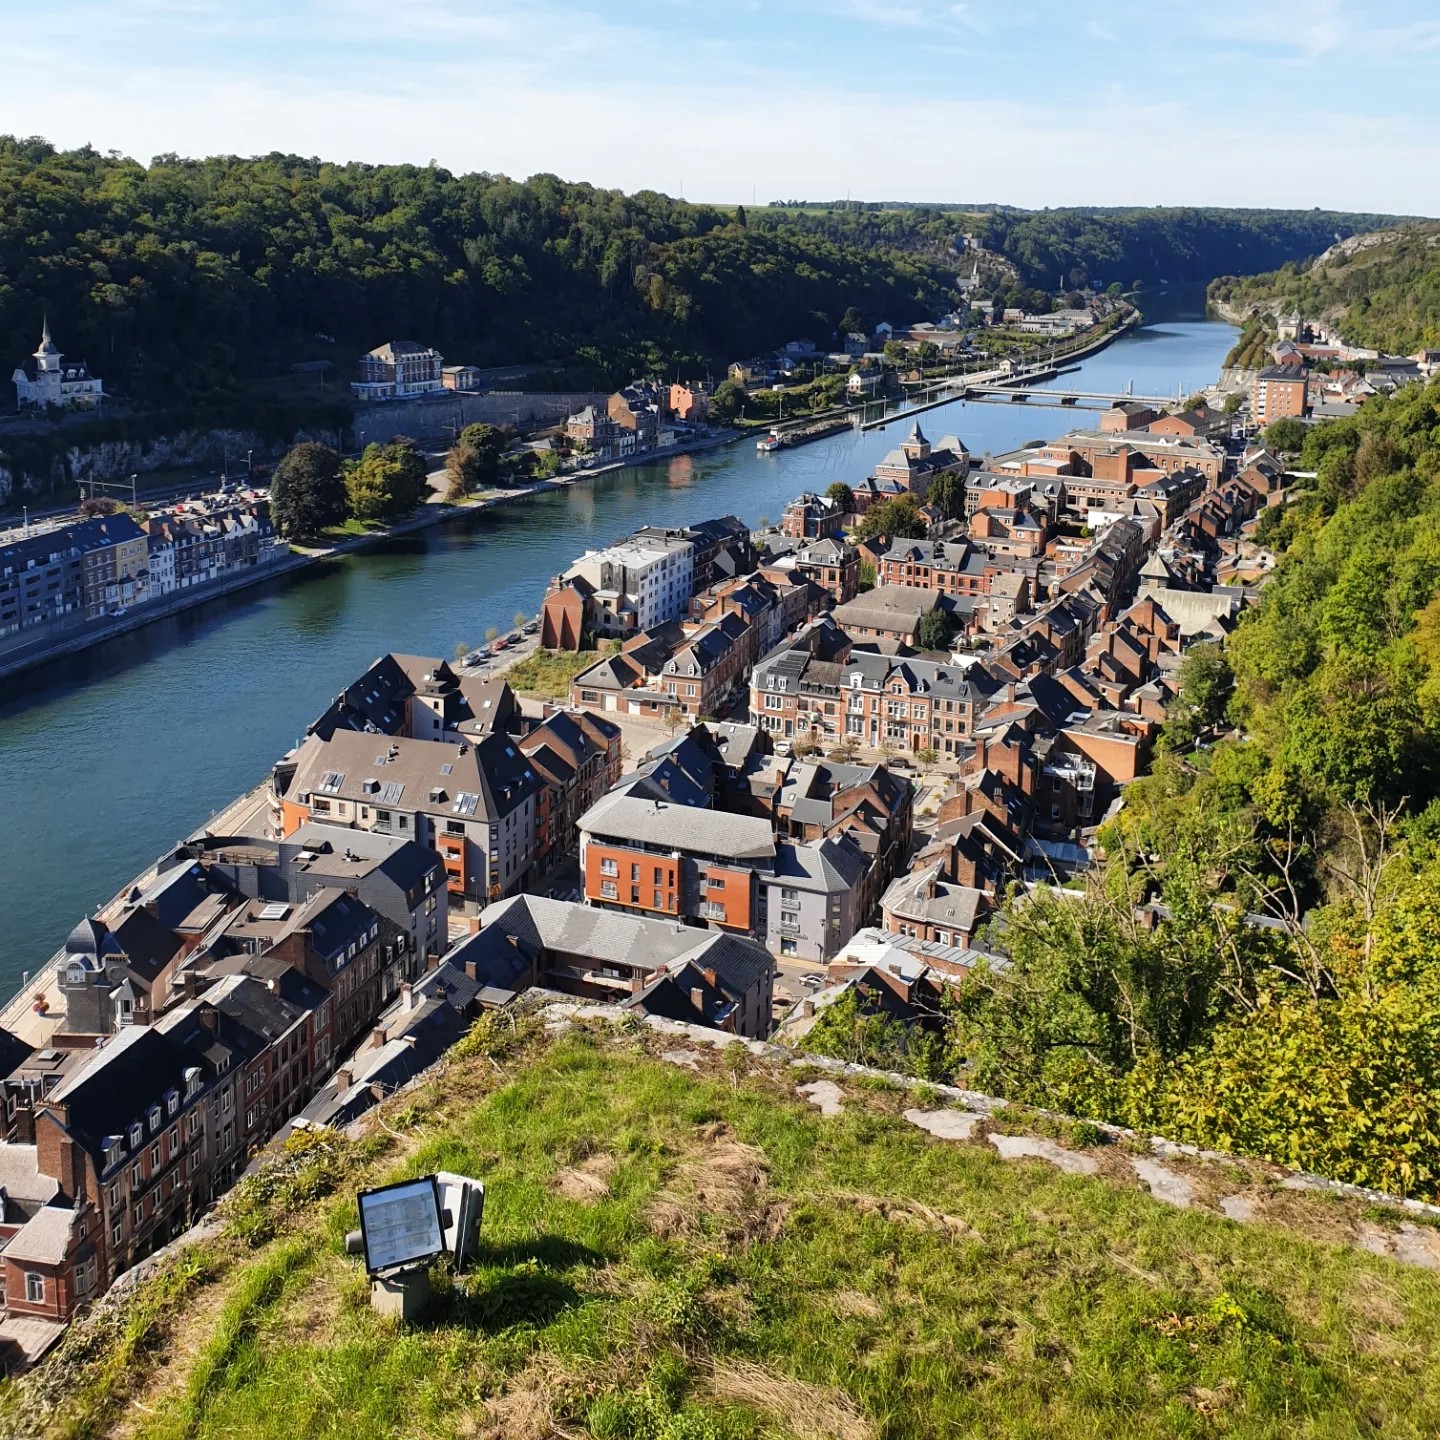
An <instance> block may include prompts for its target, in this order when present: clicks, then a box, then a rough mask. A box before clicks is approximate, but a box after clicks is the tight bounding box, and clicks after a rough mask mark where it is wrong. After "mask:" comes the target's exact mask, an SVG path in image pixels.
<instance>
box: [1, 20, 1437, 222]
mask: <svg viewBox="0 0 1440 1440" xmlns="http://www.w3.org/2000/svg"><path fill="white" fill-rule="evenodd" d="M0 62H3V67H4V76H5V78H4V80H3V81H0V131H8V132H11V133H19V134H43V135H45V136H47V137H48V138H49V139H51V140H52V141H54V142H55V143H57V144H60V145H65V146H70V145H78V144H82V143H86V142H89V143H90V144H93V145H95V146H96V147H97V148H99V149H117V150H121V151H124V152H126V153H127V154H131V155H135V156H136V157H138V158H140V159H142V160H145V159H149V158H150V157H151V156H152V155H154V154H157V153H160V152H163V151H169V150H174V151H179V152H181V153H184V154H198V153H213V152H217V151H224V152H233V153H238V154H255V153H260V152H264V151H268V150H285V151H294V152H298V153H302V154H310V155H322V156H324V157H326V158H331V159H359V160H373V161H412V162H415V163H420V164H423V163H425V162H427V161H429V160H432V159H433V160H435V161H437V162H438V163H440V164H442V165H445V166H448V167H450V168H451V169H455V170H471V169H485V170H491V171H497V172H504V173H506V174H510V175H515V176H525V175H529V174H533V173H534V172H536V171H540V170H548V171H553V172H554V173H556V174H559V175H563V176H565V177H567V178H570V179H584V180H590V181H593V182H595V183H596V184H602V185H615V186H620V187H622V188H624V189H627V190H634V189H639V188H642V187H650V188H654V189H658V190H664V191H667V192H668V193H671V194H681V193H683V194H684V195H686V196H687V197H688V198H690V199H696V200H723V201H733V200H743V201H745V202H747V203H748V202H749V201H750V200H751V199H752V197H753V198H755V199H758V200H759V201H760V202H761V203H764V202H765V201H767V200H770V199H774V198H787V197H805V198H810V199H831V198H835V197H842V196H844V195H846V194H849V195H852V196H854V197H855V198H857V199H872V200H879V199H907V200H948V201H1004V202H1008V203H1011V204H1019V205H1031V206H1041V205H1047V204H1048V205H1065V204H1087V203H1088V204H1179V203H1191V204H1237V205H1284V206H1310V205H1322V206H1334V207H1337V208H1347V209H1372V210H1383V211H1393V212H1405V213H1415V214H1430V215H1436V214H1440V127H1437V126H1436V124H1435V114H1436V109H1435V105H1436V102H1435V98H1434V82H1435V78H1436V76H1437V74H1440V3H1435V0H1390V3H1386V4H1383V5H1382V4H1377V3H1371V0H1352V3H1350V4H1343V3H1338V0H1333V3H1332V0H1305V3H1295V0H1204V3H1199V4H1190V3H1172V0H966V3H953V0H730V3H715V0H666V3H662V4H654V3H651V4H623V5H622V4H620V3H614V0H289V3H276V0H238V3H237V0H47V3H45V4H40V5H37V4H34V3H33V0H0Z"/></svg>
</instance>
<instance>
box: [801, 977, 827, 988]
mask: <svg viewBox="0 0 1440 1440" xmlns="http://www.w3.org/2000/svg"><path fill="white" fill-rule="evenodd" d="M800 983H801V984H802V985H808V986H809V987H810V988H811V989H812V990H818V989H819V988H820V987H821V986H822V985H823V984H824V983H825V977H824V976H823V975H816V974H813V973H812V974H809V975H802V976H801V977H800Z"/></svg>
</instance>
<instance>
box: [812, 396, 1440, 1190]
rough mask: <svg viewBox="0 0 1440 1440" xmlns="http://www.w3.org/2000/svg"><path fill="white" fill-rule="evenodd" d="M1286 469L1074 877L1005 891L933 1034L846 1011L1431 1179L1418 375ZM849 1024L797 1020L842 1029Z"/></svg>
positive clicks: (1439, 772)
mask: <svg viewBox="0 0 1440 1440" xmlns="http://www.w3.org/2000/svg"><path fill="white" fill-rule="evenodd" d="M1297 468H1298V469H1301V470H1306V471H1313V472H1315V478H1314V479H1313V480H1311V481H1307V482H1305V483H1306V486H1307V488H1304V489H1299V490H1296V491H1295V492H1293V493H1292V496H1291V498H1290V500H1289V503H1288V504H1287V505H1286V506H1284V507H1283V508H1276V509H1273V510H1270V511H1267V512H1265V513H1264V515H1263V517H1262V522H1261V527H1260V532H1259V534H1260V538H1261V539H1262V540H1263V541H1265V542H1266V543H1268V544H1270V545H1272V546H1273V547H1274V548H1275V549H1276V550H1277V551H1279V552H1280V554H1281V556H1282V558H1281V561H1280V564H1279V566H1278V568H1277V570H1276V572H1275V574H1274V576H1273V578H1272V580H1271V581H1270V583H1269V584H1267V585H1266V586H1265V589H1264V592H1263V596H1262V599H1261V601H1260V603H1259V604H1258V605H1257V606H1255V607H1253V608H1252V609H1250V610H1249V611H1248V612H1246V614H1245V616H1244V619H1243V620H1242V622H1241V624H1240V625H1239V627H1238V628H1237V629H1236V631H1235V632H1234V634H1233V635H1232V636H1231V637H1230V638H1229V641H1228V642H1227V643H1226V644H1225V646H1224V647H1223V649H1222V648H1221V647H1219V646H1215V645H1198V646H1195V647H1193V648H1192V649H1191V651H1189V652H1188V653H1187V655H1186V657H1185V659H1184V661H1183V664H1182V668H1181V672H1180V680H1181V688H1180V693H1179V696H1178V699H1177V701H1176V703H1175V705H1174V706H1173V707H1172V710H1171V712H1170V717H1169V719H1168V720H1167V723H1166V726H1165V730H1164V733H1163V736H1162V740H1161V745H1160V750H1159V754H1158V758H1157V760H1156V763H1155V765H1154V767H1153V771H1152V773H1151V774H1150V775H1148V776H1147V777H1146V778H1144V779H1141V780H1138V781H1136V782H1134V783H1133V784H1132V785H1131V786H1130V787H1129V788H1128V789H1127V791H1126V794H1125V804H1124V806H1123V808H1122V809H1121V810H1120V812H1119V813H1118V815H1117V816H1116V817H1114V818H1113V819H1112V820H1111V821H1110V822H1109V823H1107V824H1106V825H1105V826H1104V827H1102V830H1101V832H1100V839H1101V843H1102V845H1103V848H1104V852H1105V856H1106V859H1105V863H1104V865H1103V866H1102V867H1101V868H1100V870H1099V871H1098V872H1097V873H1095V874H1094V876H1093V879H1092V882H1091V884H1090V886H1089V888H1088V890H1087V891H1086V892H1085V893H1083V894H1080V893H1075V892H1066V891H1052V890H1049V889H1044V890H1040V891H1038V892H1035V893H1034V894H1033V895H1029V896H1017V897H1015V899H1014V900H1013V901H1012V903H1011V904H1010V905H1009V907H1008V908H1007V911H1006V914H1005V917H1004V923H1003V926H1002V927H999V928H997V930H996V932H995V934H994V935H993V937H992V939H993V941H994V942H995V943H998V944H999V945H1001V946H1002V947H1003V949H1004V951H1005V952H1006V954H1007V955H1008V964H1007V965H1005V966H1003V967H998V966H997V967H995V968H993V969H986V968H982V969H980V970H977V971H976V972H974V974H973V975H972V977H971V978H970V980H968V981H967V982H966V983H965V984H964V985H963V987H962V988H961V990H960V992H959V995H958V997H957V999H956V1003H955V1005H954V1006H953V1009H952V1011H951V1012H950V1013H949V1014H948V1015H947V1017H946V1023H945V1026H944V1029H943V1033H941V1034H940V1035H937V1036H931V1037H928V1038H927V1039H925V1041H924V1042H923V1044H922V1045H920V1046H913V1045H910V1044H908V1037H906V1036H904V1035H899V1034H895V1033H888V1034H887V1033H884V1031H885V1027H884V1026H880V1027H876V1026H875V1025H874V1022H873V1021H871V1022H868V1024H869V1026H870V1031H869V1033H868V1034H867V1035H866V1036H865V1038H866V1041H867V1043H868V1044H870V1045H871V1046H872V1047H873V1048H875V1049H876V1050H877V1051H878V1053H879V1054H881V1055H882V1056H884V1057H885V1058H886V1059H887V1060H889V1061H891V1062H892V1063H893V1062H894V1061H895V1059H896V1057H897V1054H898V1055H899V1057H900V1059H901V1061H902V1063H904V1062H905V1061H906V1059H907V1058H908V1060H909V1063H911V1064H912V1065H913V1066H914V1068H916V1069H918V1070H920V1071H921V1072H922V1073H928V1074H931V1075H941V1074H944V1075H950V1074H958V1075H960V1076H961V1077H962V1079H963V1083H965V1084H968V1085H971V1086H973V1087H974V1088H976V1089H979V1090H985V1091H990V1092H992V1093H994V1092H998V1093H1001V1094H1005V1095H1008V1096H1012V1097H1015V1098H1017V1099H1020V1100H1023V1101H1027V1102H1030V1103H1032V1104H1040V1105H1045V1106H1050V1107H1053V1108H1055V1109H1058V1110H1063V1111H1069V1112H1070V1113H1072V1114H1077V1115H1081V1116H1084V1117H1087V1118H1090V1119H1098V1120H1106V1121H1113V1122H1117V1123H1120V1124H1124V1125H1128V1126H1133V1127H1135V1128H1137V1129H1141V1130H1143V1131H1144V1132H1145V1133H1158V1134H1164V1135H1168V1136H1170V1137H1171V1138H1173V1139H1177V1140H1186V1141H1191V1142H1194V1143H1197V1144H1200V1145H1203V1146H1213V1147H1217V1148H1221V1149H1233V1150H1238V1151H1244V1152H1247V1153H1250V1154H1255V1155H1260V1156H1265V1157H1268V1158H1270V1159H1273V1160H1276V1161H1279V1162H1281V1163H1284V1164H1289V1165H1293V1166H1298V1167H1300V1168H1303V1169H1310V1170H1315V1171H1318V1172H1320V1173H1323V1174H1326V1175H1330V1176H1334V1177H1338V1178H1341V1179H1345V1180H1351V1181H1356V1182H1358V1183H1362V1184H1366V1185H1373V1186H1376V1187H1379V1188H1381V1189H1385V1190H1389V1191H1396V1192H1400V1193H1404V1194H1409V1195H1414V1196H1421V1197H1424V1198H1426V1199H1429V1200H1436V1199H1440V769H1437V763H1436V762H1437V759H1440V383H1435V384H1432V385H1430V386H1429V387H1428V388H1427V389H1421V388H1420V387H1418V386H1417V387H1412V388H1411V389H1410V390H1408V391H1406V392H1404V393H1402V394H1400V395H1399V396H1397V397H1395V398H1393V399H1389V400H1377V401H1374V402H1372V403H1370V404H1367V405H1366V406H1365V407H1364V408H1363V409H1362V410H1360V411H1359V412H1358V413H1357V414H1356V415H1355V416H1354V417H1353V418H1349V419H1345V420H1337V421H1332V422H1329V423H1326V424H1324V425H1320V426H1317V427H1315V428H1314V429H1313V430H1312V431H1311V432H1310V434H1309V436H1308V438H1307V439H1306V441H1305V449H1304V452H1303V454H1302V456H1301V458H1300V464H1299V466H1298V467H1297ZM1197 742H1199V743H1197ZM1149 902H1158V903H1159V905H1160V909H1159V910H1158V911H1151V912H1150V913H1149V915H1148V916H1147V915H1146V913H1145V912H1144V911H1143V910H1141V909H1140V907H1141V906H1142V905H1143V904H1148V903H1149ZM852 1011H853V1007H852ZM858 1023H859V1022H858V1021H857V1018H856V1016H855V1015H854V1014H853V1013H850V1014H847V1013H845V1012H844V1011H841V1012H840V1013H839V1014H838V1015H837V1016H836V1018H835V1020H834V1021H833V1022H831V1023H828V1024H827V1025H826V1026H824V1027H817V1032H815V1033H812V1035H811V1037H810V1041H809V1042H807V1043H813V1044H815V1045H819V1046H822V1047H825V1046H829V1047H831V1048H832V1049H833V1050H834V1051H835V1052H836V1053H851V1054H853V1045H854V1037H855V1035H856V1034H857V1025H858ZM907 1050H908V1052H909V1054H908V1057H907V1055H906V1053H905V1052H907Z"/></svg>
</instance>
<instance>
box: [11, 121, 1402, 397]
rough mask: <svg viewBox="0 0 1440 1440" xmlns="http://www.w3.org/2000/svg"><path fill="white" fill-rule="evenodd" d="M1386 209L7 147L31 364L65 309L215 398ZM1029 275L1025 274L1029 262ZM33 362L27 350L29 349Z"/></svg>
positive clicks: (694, 366) (604, 375)
mask: <svg viewBox="0 0 1440 1440" xmlns="http://www.w3.org/2000/svg"><path fill="white" fill-rule="evenodd" d="M1374 223H1376V217H1358V216H1345V215H1331V214H1325V213H1321V212H1313V213H1311V212H1307V213H1305V214H1298V213H1287V212H1275V213H1273V214H1271V213H1261V212H1245V211H1235V212H1229V211H1200V210H1197V211H1189V210H1184V211H1125V212H1116V213H1105V214H1100V213H1091V212H1078V211H1077V212H1071V211H1047V212H1044V213H1043V214H1042V213H1035V214H1027V213H1024V212H1018V211H1009V210H996V211H992V212H989V213H987V214H984V215H979V216H975V215H970V214H967V213H965V212H946V211H943V210H939V209H929V208H925V207H916V208H908V209H904V210H890V211H884V210H862V209H852V208H845V209H842V210H838V211H833V212H823V213H816V212H812V211H809V210H797V209H788V208H784V207H775V208H773V209H767V210H764V211H757V212H756V214H755V215H754V216H753V217H749V218H748V219H747V216H746V213H745V211H744V209H743V207H735V208H733V209H730V208H722V207H711V206H705V205H688V204H685V203H684V202H682V201H676V200H672V199H670V198H668V197H667V196H664V195H660V194H657V193H655V192H653V191H641V192H639V193H637V194H635V195H628V196H627V195H623V194H621V193H619V192H618V191H612V190H600V189H596V188H595V187H593V186H590V185H584V184H574V183H570V182H566V181H563V180H560V179H558V178H556V177H555V176H553V175H537V176H533V177H532V178H531V179H529V180H527V181H524V182H517V181H513V180H509V179H506V178H505V177H504V176H499V175H489V174H473V175H453V174H451V173H450V172H449V171H447V170H443V169H441V168H439V167H436V166H425V167H419V166H412V165H386V166H375V165H362V164H346V165H332V164H327V163H325V162H323V161H320V160H314V159H305V158H302V157H299V156H293V155H278V154H275V155H266V156H261V157H257V158H252V159H238V158H236V157H233V156H222V157H215V158H211V159H206V160H187V159H182V158H181V157H179V156H176V155H163V156H159V157H157V158H156V159H155V160H154V161H152V162H151V164H150V165H148V166H144V165H141V164H139V163H137V162H136V161H134V160H131V159H127V158H125V157H122V156H120V155H118V154H114V153H109V154H101V153H100V152H98V151H95V150H92V149H89V148H86V149H83V150H75V151H68V152H58V151H56V150H55V149H54V148H53V147H52V146H50V145H48V144H47V143H45V142H44V141H43V140H38V139H14V138H3V137H0V343H3V346H4V353H5V354H6V355H9V356H13V357H15V359H16V360H18V359H19V358H20V357H21V356H24V355H26V354H28V353H29V352H30V351H31V350H33V349H34V346H35V341H36V337H37V336H38V333H39V328H40V322H41V319H42V317H43V316H44V315H45V314H48V315H49V317H50V321H51V328H52V331H53V333H54V334H55V336H56V339H57V342H58V343H59V344H60V345H61V347H62V348H63V349H64V350H65V351H66V352H67V353H69V354H70V355H72V356H75V357H83V358H85V359H86V360H88V361H89V363H90V364H91V366H92V367H93V368H94V370H95V371H96V373H98V374H100V375H101V376H102V377H103V378H104V379H105V381H106V382H107V385H108V387H109V389H110V390H111V391H112V393H114V394H116V395H119V396H123V397H126V398H130V399H133V400H135V401H138V402H141V403H143V404H154V403H156V402H162V401H163V402H164V403H167V404H171V405H174V404H203V403H207V402H214V401H217V400H222V399H227V398H230V397H233V395H234V393H235V391H236V388H237V387H244V386H247V385H248V386H251V387H252V388H254V387H260V388H263V386H264V384H265V382H266V381H267V380H273V379H274V377H276V376H282V375H284V374H286V373H287V370H288V366H289V365H290V364H291V363H294V362H295V361H298V360H314V359H332V360H334V361H335V362H336V363H337V368H339V369H340V370H342V371H348V369H349V366H350V364H351V363H352V362H353V359H354V357H355V356H356V355H357V354H359V353H360V352H362V351H364V350H367V349H369V348H371V347H372V346H374V345H377V344H379V343H381V342H382V341H383V340H386V339H392V338H414V339H421V340H427V341H430V342H432V343H434V344H436V345H437V346H438V347H439V348H440V349H441V350H442V352H443V353H444V354H445V355H446V357H447V359H450V360H452V361H466V362H469V363H473V364H480V365H486V364H511V363H516V362H537V363H542V364H545V365H548V366H552V367H556V368H558V369H560V370H562V371H564V372H566V373H567V376H568V378H570V379H572V380H577V381H578V380H589V381H600V382H611V381H615V380H618V379H621V378H623V377H626V376H628V375H631V374H633V373H635V372H637V371H644V370H661V371H670V372H673V371H674V370H677V369H678V370H681V371H684V372H687V373H689V374H692V375H693V374H698V373H702V372H703V371H704V370H706V369H707V368H715V367H718V366H719V365H721V364H723V363H725V362H726V361H728V360H729V359H732V358H734V357H736V356H738V355H743V354H747V353H750V352H753V351H756V350H761V349H768V348H770V347H772V346H774V345H775V344H777V343H779V342H780V341H783V340H785V339H788V338H790V337H791V336H794V335H801V334H804V335H810V336H812V337H813V338H815V339H816V340H821V341H823V340H825V339H828V337H829V335H830V334H831V333H832V332H833V331H834V330H835V329H836V328H837V327H838V326H839V324H840V322H841V321H842V320H843V319H845V318H846V314H847V312H850V311H853V315H852V317H851V318H852V319H853V318H854V317H859V319H860V321H861V322H862V323H866V324H873V323H874V322H876V321H879V320H881V319H892V320H897V321H908V320H912V319H918V318H922V317H925V316H932V315H935V314H937V313H939V312H940V311H941V310H942V309H943V308H946V307H947V306H949V305H950V304H953V303H954V300H955V298H956V296H955V291H954V284H955V276H956V273H957V271H958V270H959V269H960V268H961V267H962V266H963V267H964V268H966V269H967V270H968V268H969V266H970V265H971V264H973V260H968V261H967V257H966V256H965V255H964V254H963V253H962V252H963V246H958V247H957V243H956V242H957V238H958V237H959V235H960V234H961V233H963V230H962V227H970V228H972V229H973V230H974V232H975V234H976V237H977V238H978V239H979V240H980V242H981V243H982V244H983V245H985V246H986V247H987V248H988V249H989V250H991V251H993V252H994V253H995V255H996V257H998V258H997V259H996V260H995V261H993V262H989V261H987V262H986V263H987V266H989V267H990V270H989V271H988V272H987V281H988V282H989V283H990V284H991V286H992V288H993V289H996V290H1000V289H1002V288H1004V287H1005V286H1006V285H1011V286H1013V285H1014V284H1015V283H1016V282H1017V280H1018V281H1019V282H1021V283H1023V284H1024V285H1027V286H1031V287H1035V286H1039V287H1041V288H1042V289H1045V290H1047V291H1053V290H1055V289H1057V288H1063V287H1065V286H1068V285H1072V284H1074V283H1077V281H1078V279H1079V278H1081V277H1082V276H1083V278H1087V279H1106V280H1115V279H1119V280H1121V281H1123V282H1124V283H1126V284H1129V283H1130V282H1131V281H1133V280H1135V279H1140V280H1141V281H1143V282H1145V283H1150V282H1151V281H1152V280H1156V279H1160V278H1169V279H1171V280H1185V279H1201V280H1208V279H1210V278H1211V277H1212V276H1214V275H1216V274H1219V273H1221V272H1224V271H1231V272H1238V271H1242V270H1259V269H1263V268H1266V267H1268V266H1273V265H1276V264H1279V263H1281V262H1282V261H1284V260H1287V259H1294V258H1296V257H1298V256H1301V255H1305V254H1309V253H1312V252H1313V251H1315V250H1319V249H1323V248H1324V246H1325V245H1326V244H1328V243H1329V242H1330V241H1331V240H1332V239H1333V238H1334V237H1335V235H1336V234H1337V233H1350V232H1351V231H1353V230H1354V229H1355V228H1357V226H1359V225H1362V224H1364V225H1373V224H1374ZM1012 262H1013V265H1014V266H1016V267H1018V273H1012V272H1011V271H1010V269H1009V265H1010V263H1012ZM7 363H9V362H7Z"/></svg>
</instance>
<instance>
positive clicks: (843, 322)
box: [840, 305, 868, 335]
mask: <svg viewBox="0 0 1440 1440" xmlns="http://www.w3.org/2000/svg"><path fill="white" fill-rule="evenodd" d="M840 333H841V334H842V335H863V334H866V333H868V332H867V331H866V329H865V317H864V316H863V315H861V313H860V312H859V311H858V310H857V309H856V308H855V307H854V306H853V305H850V306H847V307H846V310H845V313H844V315H842V316H841V317H840Z"/></svg>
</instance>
